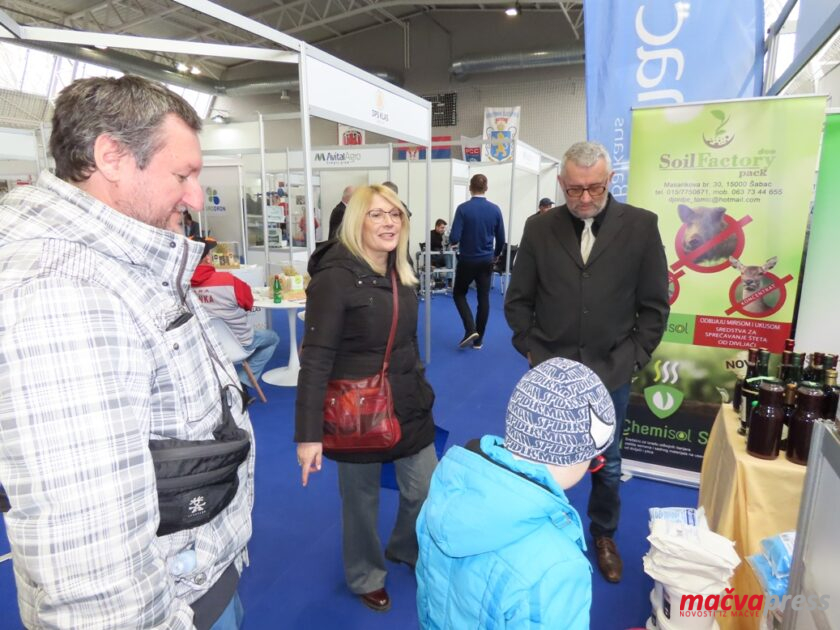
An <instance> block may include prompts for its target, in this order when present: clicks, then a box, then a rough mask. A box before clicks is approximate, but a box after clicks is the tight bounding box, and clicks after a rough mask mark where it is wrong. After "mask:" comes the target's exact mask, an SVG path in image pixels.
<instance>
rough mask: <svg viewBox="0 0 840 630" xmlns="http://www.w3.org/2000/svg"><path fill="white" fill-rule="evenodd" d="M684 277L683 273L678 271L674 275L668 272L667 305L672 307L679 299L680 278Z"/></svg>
mask: <svg viewBox="0 0 840 630" xmlns="http://www.w3.org/2000/svg"><path fill="white" fill-rule="evenodd" d="M684 275H685V271H683V270H682V269H680V270H679V271H677V272H676V273H675V272H673V271H669V272H668V305H669V306H670V305H672V304H673V303H674V302H676V301H677V298H678V297H680V278H681V277H682V276H684Z"/></svg>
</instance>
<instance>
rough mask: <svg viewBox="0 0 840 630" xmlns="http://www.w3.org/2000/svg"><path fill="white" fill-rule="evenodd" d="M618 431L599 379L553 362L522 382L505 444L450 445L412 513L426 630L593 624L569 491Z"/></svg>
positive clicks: (582, 629) (568, 629)
mask: <svg viewBox="0 0 840 630" xmlns="http://www.w3.org/2000/svg"><path fill="white" fill-rule="evenodd" d="M614 431H615V412H614V409H613V403H612V399H611V398H610V394H609V392H608V391H607V388H606V387H605V386H604V384H603V383H602V382H601V380H600V379H599V378H598V377H597V376H596V375H595V373H594V372H593V371H592V370H590V369H589V368H588V367H586V366H584V365H582V364H580V363H577V362H575V361H572V360H570V359H560V358H555V359H549V360H547V361H545V362H543V363H541V364H540V365H538V366H537V367H535V368H534V369H532V370H530V371H529V372H528V373H527V374H526V375H525V376H523V377H522V379H521V380H520V381H519V383H517V385H516V388H515V389H514V392H513V394H512V395H511V398H510V402H509V403H508V409H507V417H506V419H505V437H504V441H503V440H502V438H500V437H496V436H494V435H485V436H484V437H483V438H481V441H480V442H479V441H478V440H474V441H473V442H471V443H469V444H467V446H466V448H461V447H459V446H455V447H453V448H451V449H449V451H447V453H446V455H445V456H444V457H443V459H442V460H441V461H440V464H438V467H437V469H436V470H435V473H434V475H433V476H432V484H431V489H430V490H429V495H428V498H427V499H426V503H425V504H424V505H423V509H422V510H421V512H420V517H419V518H418V519H417V541H418V544H419V546H420V554H419V558H418V561H417V568H416V575H417V613H418V620H419V622H420V627H421V628H422V629H423V630H460V629H461V628H528V629H529V630H538V629H545V630H558V629H561V628H562V630H589V608H590V605H591V602H592V568H591V566H590V564H589V561H588V560H587V559H586V556H585V555H584V550H585V549H586V544H585V542H584V536H583V527H582V525H581V522H580V516H579V515H578V513H577V511H576V510H575V509H574V508H573V507H572V506H571V504H570V503H569V499H568V498H567V497H566V493H565V490H567V489H568V488H570V487H572V486H573V485H575V484H576V483H577V482H578V481H580V479H581V478H582V477H583V476H584V475H585V474H586V471H587V468H588V467H589V462H590V461H591V460H592V459H593V458H596V457H597V456H598V455H599V454H600V453H602V452H603V451H604V450H605V449H606V448H607V446H608V445H609V444H610V443H611V442H612V440H613V437H614Z"/></svg>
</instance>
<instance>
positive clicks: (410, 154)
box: [396, 136, 452, 160]
mask: <svg viewBox="0 0 840 630" xmlns="http://www.w3.org/2000/svg"><path fill="white" fill-rule="evenodd" d="M451 141H452V136H432V142H433V143H435V144H436V143H438V142H451ZM451 157H452V145H441V146H433V147H432V159H433V160H448V159H449V158H451ZM396 159H397V160H425V159H426V147H421V146H419V145H414V146H408V147H397V157H396Z"/></svg>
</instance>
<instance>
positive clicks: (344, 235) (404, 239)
mask: <svg viewBox="0 0 840 630" xmlns="http://www.w3.org/2000/svg"><path fill="white" fill-rule="evenodd" d="M374 195H379V196H380V197H384V198H385V200H386V201H387V202H388V203H390V204H391V205H393V206H394V207H395V208H397V209H398V210H399V211H400V214H401V215H402V224H401V226H400V235H399V239H398V240H397V249H396V251H395V252H393V255H394V257H395V258H394V265H395V266H396V269H397V276H399V279H400V282H401V283H402V284H404V285H405V286H414V285H416V284H417V276H415V275H414V269H412V267H411V263H410V262H409V259H408V234H409V231H410V227H411V226H410V225H409V222H408V212H406V210H405V206H403V205H402V202H401V201H400V199H399V197H397V196H396V195H395V194H394V192H393V191H392V190H390V189H389V188H386V187H385V186H379V185H376V184H373V185H371V186H360V187H359V188H357V189H356V192H354V193H353V196H352V197H350V201H348V202H347V209H346V210H345V211H344V218H343V219H342V221H341V228H340V229H339V230H338V240H339V241H341V243H342V244H343V245H344V246H345V247H346V248H347V249H348V250H350V253H351V254H353V255H354V256H356V257H357V258H360V259H362V260H364V261H365V262H366V263H367V264H368V265H370V268H371V269H373V270H374V271H376V272H377V273H381V274H382V275H385V273H386V272H387V269H384V268H382V267H381V266H380V265H378V264H377V263H376V262H375V261H374V260H373V259H372V258H371V257H370V256H368V254H367V252H366V251H365V247H364V243H363V241H362V233H363V229H364V224H365V219H366V218H367V213H368V211H369V210H370V209H371V208H370V206H371V204H372V203H373V196H374Z"/></svg>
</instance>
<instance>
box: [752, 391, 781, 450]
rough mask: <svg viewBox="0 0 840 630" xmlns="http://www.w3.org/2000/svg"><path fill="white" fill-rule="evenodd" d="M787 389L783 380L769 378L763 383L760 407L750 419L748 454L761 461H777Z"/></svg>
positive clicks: (759, 401) (759, 395) (757, 407)
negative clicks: (783, 400) (783, 403)
mask: <svg viewBox="0 0 840 630" xmlns="http://www.w3.org/2000/svg"><path fill="white" fill-rule="evenodd" d="M784 392H785V387H784V384H783V383H782V381H781V379H778V378H769V379H765V380H764V381H762V382H761V386H760V387H759V390H758V405H757V406H756V407H755V409H754V410H753V413H752V416H751V418H750V432H749V434H748V435H747V453H749V454H750V455H752V456H753V457H758V458H760V459H776V458H777V457H778V456H779V441H780V440H781V437H782V427H783V426H784V421H785V412H784V408H783V407H782V399H783V397H784Z"/></svg>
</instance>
